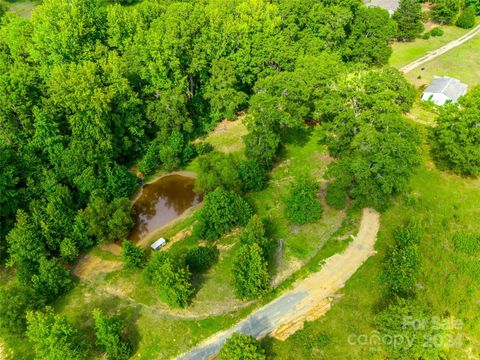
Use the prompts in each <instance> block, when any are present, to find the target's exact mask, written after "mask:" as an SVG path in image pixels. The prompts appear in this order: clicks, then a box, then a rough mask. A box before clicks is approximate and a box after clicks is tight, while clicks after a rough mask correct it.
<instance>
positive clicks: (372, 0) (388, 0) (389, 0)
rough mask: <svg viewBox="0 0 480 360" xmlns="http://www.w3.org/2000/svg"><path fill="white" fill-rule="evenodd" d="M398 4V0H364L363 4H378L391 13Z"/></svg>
mask: <svg viewBox="0 0 480 360" xmlns="http://www.w3.org/2000/svg"><path fill="white" fill-rule="evenodd" d="M399 4H400V0H365V5H366V6H368V7H370V6H378V7H381V8H382V9H385V10H388V12H389V13H390V15H391V14H393V13H394V12H395V10H397V8H398V6H399Z"/></svg>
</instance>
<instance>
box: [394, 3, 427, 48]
mask: <svg viewBox="0 0 480 360" xmlns="http://www.w3.org/2000/svg"><path fill="white" fill-rule="evenodd" d="M393 20H395V21H396V22H397V35H396V36H397V39H398V40H400V41H412V40H413V39H415V38H416V37H417V36H418V35H420V34H421V33H422V31H423V29H424V27H423V24H422V21H421V20H422V7H421V6H420V4H419V3H418V2H417V0H400V6H399V7H398V9H397V10H396V11H395V13H394V14H393Z"/></svg>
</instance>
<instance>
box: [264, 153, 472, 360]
mask: <svg viewBox="0 0 480 360" xmlns="http://www.w3.org/2000/svg"><path fill="white" fill-rule="evenodd" d="M479 203H480V179H467V178H462V177H459V176H456V175H453V174H449V173H446V172H441V171H439V170H438V169H437V168H436V167H435V166H434V164H433V163H432V162H431V160H430V158H429V156H425V160H424V163H423V165H422V166H421V168H420V169H419V170H418V173H417V174H416V175H415V176H414V177H413V178H412V180H411V183H410V189H409V191H407V193H406V194H405V195H402V196H399V197H398V198H396V199H395V201H394V204H393V206H392V207H391V208H390V209H388V210H387V211H386V212H385V213H384V214H382V217H381V229H380V232H379V236H378V241H377V245H376V249H377V251H378V254H377V255H376V256H374V257H372V258H370V259H369V260H368V261H367V262H366V263H365V265H364V266H363V267H361V268H360V269H359V270H358V271H357V273H355V275H354V276H353V277H352V278H351V279H350V280H349V281H348V282H347V284H346V287H345V289H344V290H343V291H342V294H343V296H342V297H340V299H339V300H338V302H337V303H336V304H335V305H334V306H333V307H332V309H331V310H330V311H329V312H328V313H327V314H326V315H325V316H324V317H323V318H320V319H319V320H316V321H314V322H311V323H308V324H307V325H306V329H305V330H302V331H299V332H297V333H296V334H294V335H293V336H292V337H290V338H289V339H287V340H286V341H285V342H280V341H276V340H275V341H274V340H271V339H267V340H266V341H265V343H266V346H267V349H269V350H268V351H269V352H270V353H271V354H274V355H275V359H289V360H290V359H299V360H300V359H306V358H309V359H312V358H315V359H316V358H319V359H320V358H321V359H385V358H386V352H385V348H383V347H382V346H369V345H355V344H351V342H352V341H351V339H352V337H351V338H350V341H349V336H350V335H352V336H354V335H360V334H366V335H370V334H372V332H374V331H375V326H374V318H375V314H376V313H377V312H378V311H379V310H380V309H382V308H383V307H384V305H385V304H384V303H383V296H382V284H381V283H380V281H379V275H380V273H381V270H382V261H383V259H384V257H385V255H386V254H387V253H388V252H389V247H390V246H391V244H392V232H393V230H394V229H395V228H397V227H398V226H400V225H402V224H404V223H405V222H407V221H409V220H411V219H413V220H418V221H420V223H421V224H422V226H423V229H424V234H423V239H422V241H421V244H420V254H421V258H422V270H421V275H420V278H419V281H418V283H417V285H418V288H419V290H418V298H419V300H420V301H421V302H423V303H425V304H428V306H429V307H430V308H431V311H432V313H433V315H436V316H440V317H443V318H448V319H450V320H455V319H460V320H461V321H462V323H463V325H462V326H461V328H460V329H458V330H455V331H454V332H455V333H454V335H460V339H461V343H460V344H457V345H456V346H454V347H452V348H450V349H447V351H448V355H449V358H451V359H478V358H479V357H480V341H479V340H480V321H479V318H478V299H479V298H480V291H479V289H480V262H479V260H480V252H477V253H476V254H473V255H467V254H464V253H462V252H460V251H458V250H456V248H455V245H454V240H453V237H454V235H455V234H459V233H468V234H475V235H480V222H479V221H478V219H479V218H480V207H479V206H478V204H479ZM477 249H478V246H477Z"/></svg>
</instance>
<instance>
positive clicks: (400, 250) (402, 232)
mask: <svg viewBox="0 0 480 360" xmlns="http://www.w3.org/2000/svg"><path fill="white" fill-rule="evenodd" d="M394 238H395V242H396V246H395V247H394V248H393V249H392V251H391V252H390V254H389V255H388V256H387V258H386V259H385V261H384V269H383V272H382V274H381V276H380V278H381V280H382V282H383V283H384V284H385V285H386V287H387V290H388V292H389V294H390V295H396V296H404V297H405V296H410V295H412V294H414V293H415V284H416V280H417V275H418V273H419V271H420V255H419V253H418V244H419V242H420V239H421V231H420V228H419V227H418V225H415V224H410V225H408V226H404V227H401V228H398V229H397V230H396V231H395V232H394Z"/></svg>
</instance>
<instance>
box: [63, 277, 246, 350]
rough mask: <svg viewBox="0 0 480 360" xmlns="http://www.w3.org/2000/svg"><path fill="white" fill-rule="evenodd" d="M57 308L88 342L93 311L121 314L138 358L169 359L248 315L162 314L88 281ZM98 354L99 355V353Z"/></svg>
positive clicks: (90, 335)
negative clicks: (183, 316)
mask: <svg viewBox="0 0 480 360" xmlns="http://www.w3.org/2000/svg"><path fill="white" fill-rule="evenodd" d="M55 307H56V310H57V311H59V312H60V313H62V314H64V315H66V316H67V317H68V318H69V319H70V321H72V322H73V323H74V325H75V326H77V327H78V328H79V329H81V333H82V334H84V336H85V339H86V340H87V341H88V342H89V343H94V341H95V339H94V338H93V333H94V331H93V321H92V317H91V312H92V310H93V309H94V308H97V307H98V308H100V309H103V310H104V311H105V312H107V313H109V314H116V315H119V316H120V317H121V318H123V319H124V321H125V322H126V324H127V335H128V337H129V339H130V340H131V341H132V342H133V344H134V347H135V350H136V354H135V356H134V358H135V359H156V358H158V359H167V358H170V357H172V356H173V355H175V354H177V353H179V352H181V351H185V350H187V349H188V348H190V347H191V346H192V345H193V344H195V343H197V342H199V341H201V340H202V339H203V338H205V337H208V336H209V335H211V334H213V333H215V332H216V331H219V330H221V329H222V328H225V327H228V326H230V325H232V324H233V323H235V322H236V321H238V320H239V319H240V318H241V317H243V316H244V315H245V313H244V312H245V311H248V309H246V310H244V311H243V312H242V311H239V312H237V313H236V314H235V315H225V316H219V317H212V318H207V319H201V320H188V319H181V318H175V317H173V316H168V315H162V314H161V313H157V312H155V311H154V310H152V309H150V308H148V307H142V306H139V305H137V304H135V303H132V302H130V301H127V300H126V299H124V298H123V297H121V296H111V295H110V294H105V293H103V292H99V291H98V290H96V289H93V288H91V287H90V286H88V285H86V284H80V285H78V286H77V287H76V288H75V289H74V290H73V291H72V292H70V293H69V294H68V295H67V296H65V297H64V298H63V299H62V300H61V301H59V302H58V303H57V304H56V306H55ZM97 355H99V354H97Z"/></svg>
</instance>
